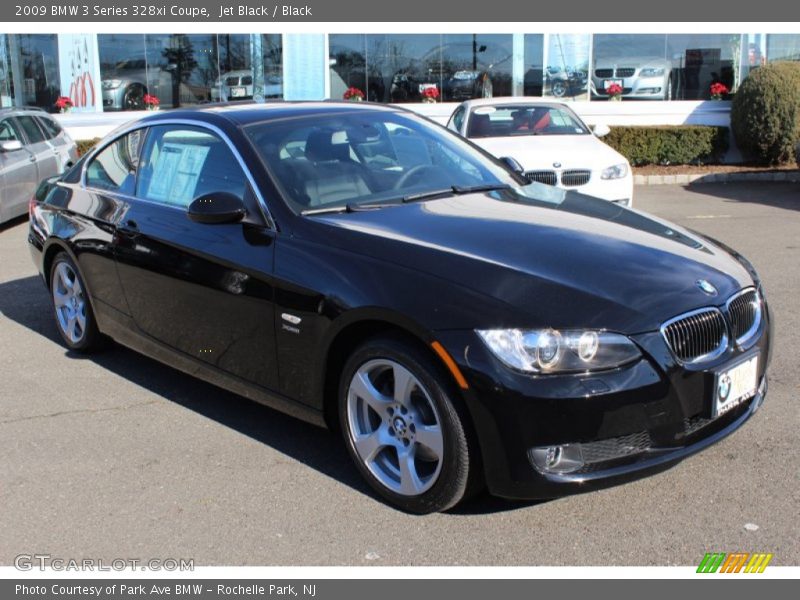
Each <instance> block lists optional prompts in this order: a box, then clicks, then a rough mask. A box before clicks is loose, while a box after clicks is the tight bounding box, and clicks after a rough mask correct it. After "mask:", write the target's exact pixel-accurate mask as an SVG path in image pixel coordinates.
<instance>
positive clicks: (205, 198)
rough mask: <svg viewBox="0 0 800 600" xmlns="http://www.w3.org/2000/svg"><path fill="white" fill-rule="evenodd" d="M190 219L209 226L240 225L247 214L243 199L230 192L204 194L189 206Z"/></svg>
mask: <svg viewBox="0 0 800 600" xmlns="http://www.w3.org/2000/svg"><path fill="white" fill-rule="evenodd" d="M187 214H188V215H189V218H190V219H191V220H192V221H194V222H195V223H205V224H207V225H214V224H221V223H238V222H239V221H241V220H242V219H243V218H244V216H245V215H246V214H247V210H246V209H245V207H244V202H243V201H242V199H241V198H239V197H238V196H236V195H235V194H231V193H230V192H212V193H210V194H204V195H202V196H200V197H198V198H196V199H195V200H193V201H192V203H191V204H190V205H189V209H188V213H187Z"/></svg>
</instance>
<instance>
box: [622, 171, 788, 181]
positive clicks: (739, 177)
mask: <svg viewBox="0 0 800 600" xmlns="http://www.w3.org/2000/svg"><path fill="white" fill-rule="evenodd" d="M749 181H784V182H787V181H788V182H800V170H787V171H765V172H762V173H702V174H701V173H694V174H691V175H689V174H683V175H634V176H633V184H634V185H689V184H693V183H731V182H749Z"/></svg>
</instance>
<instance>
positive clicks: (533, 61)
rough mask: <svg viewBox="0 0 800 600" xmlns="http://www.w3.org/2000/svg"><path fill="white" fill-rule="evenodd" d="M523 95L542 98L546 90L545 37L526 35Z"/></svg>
mask: <svg viewBox="0 0 800 600" xmlns="http://www.w3.org/2000/svg"><path fill="white" fill-rule="evenodd" d="M524 63H525V74H524V75H523V94H524V95H525V96H541V95H542V91H543V89H544V35H542V34H540V33H538V34H525V58H524Z"/></svg>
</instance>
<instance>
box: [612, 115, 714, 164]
mask: <svg viewBox="0 0 800 600" xmlns="http://www.w3.org/2000/svg"><path fill="white" fill-rule="evenodd" d="M728 139H729V133H728V128H727V127H712V126H708V125H674V126H670V125H666V126H659V127H612V128H611V133H609V134H608V135H607V136H605V137H604V138H603V141H604V142H606V143H607V144H608V145H609V146H611V147H612V148H614V149H615V150H616V151H617V152H619V153H620V154H622V155H623V156H624V157H625V158H627V159H628V161H630V163H631V164H632V165H637V166H638V165H653V164H655V165H690V164H692V165H694V164H705V163H715V162H720V161H721V160H722V157H723V156H724V155H725V153H726V152H727V151H728V143H729V142H728Z"/></svg>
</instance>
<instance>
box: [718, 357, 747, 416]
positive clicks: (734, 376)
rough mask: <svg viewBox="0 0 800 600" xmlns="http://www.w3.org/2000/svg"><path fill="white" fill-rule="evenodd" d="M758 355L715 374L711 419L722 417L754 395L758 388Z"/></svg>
mask: <svg viewBox="0 0 800 600" xmlns="http://www.w3.org/2000/svg"><path fill="white" fill-rule="evenodd" d="M757 380H758V355H756V356H753V357H752V358H749V359H747V360H746V361H745V362H743V363H739V364H738V365H736V366H735V367H731V368H730V369H727V370H725V371H720V372H719V373H717V376H716V378H715V383H714V405H713V409H712V411H711V416H712V417H719V416H721V415H724V414H725V413H726V412H728V411H729V410H731V409H732V408H734V407H736V406H738V405H739V404H741V403H742V402H744V401H745V400H747V399H748V398H751V397H752V396H754V395H755V393H756V388H757V387H758V381H757Z"/></svg>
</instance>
